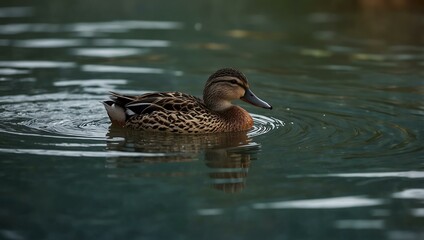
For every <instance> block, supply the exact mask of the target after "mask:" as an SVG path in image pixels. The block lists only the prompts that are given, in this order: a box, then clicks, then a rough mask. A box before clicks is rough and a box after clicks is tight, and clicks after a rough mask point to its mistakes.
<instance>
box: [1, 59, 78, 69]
mask: <svg viewBox="0 0 424 240" xmlns="http://www.w3.org/2000/svg"><path fill="white" fill-rule="evenodd" d="M75 66H76V64H75V63H73V62H55V61H0V67H10V68H73V67H75Z"/></svg>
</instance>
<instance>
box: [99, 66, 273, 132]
mask: <svg viewBox="0 0 424 240" xmlns="http://www.w3.org/2000/svg"><path fill="white" fill-rule="evenodd" d="M236 99H241V100H243V101H245V102H248V103H250V104H252V105H255V106H258V107H262V108H267V109H272V107H271V105H269V104H268V103H266V102H265V101H262V100H261V99H259V98H258V97H256V96H255V94H253V92H252V91H251V90H250V89H249V83H248V82H247V79H246V77H245V76H244V74H243V73H241V72H240V71H238V70H235V69H232V68H224V69H220V70H218V71H216V72H215V73H214V74H212V75H211V76H210V77H209V79H208V80H207V82H206V85H205V89H204V90H203V100H202V99H200V98H197V97H194V96H191V95H188V94H185V93H180V92H163V93H148V94H144V95H141V96H127V95H121V94H118V93H114V92H111V100H108V101H104V102H103V104H104V106H105V108H106V111H107V114H108V115H109V118H110V120H111V121H112V123H113V124H117V125H119V126H122V127H127V128H132V129H143V130H153V131H164V132H175V133H191V134H193V133H214V132H236V131H246V130H249V129H251V128H252V127H253V119H252V117H251V116H250V115H249V113H248V112H247V111H246V110H244V109H243V108H241V107H239V106H235V105H233V104H232V103H231V102H232V101H233V100H236Z"/></svg>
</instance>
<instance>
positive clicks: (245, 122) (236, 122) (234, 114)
mask: <svg viewBox="0 0 424 240" xmlns="http://www.w3.org/2000/svg"><path fill="white" fill-rule="evenodd" d="M217 113H218V115H219V116H220V117H221V118H223V120H224V121H225V122H226V123H227V127H228V128H229V130H231V131H247V130H249V129H251V128H252V127H253V119H252V117H251V116H250V114H249V113H248V112H247V111H246V110H244V109H243V108H241V107H239V106H235V105H232V106H231V107H229V108H227V109H225V110H223V111H219V112H217Z"/></svg>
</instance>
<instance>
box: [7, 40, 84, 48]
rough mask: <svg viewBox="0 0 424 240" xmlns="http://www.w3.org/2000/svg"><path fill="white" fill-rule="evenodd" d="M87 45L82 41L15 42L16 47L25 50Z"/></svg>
mask: <svg viewBox="0 0 424 240" xmlns="http://www.w3.org/2000/svg"><path fill="white" fill-rule="evenodd" d="M84 43H85V41H84V40H81V39H53V38H50V39H27V40H18V41H15V42H14V46H15V47H23V48H61V47H76V46H81V45H83V44H84Z"/></svg>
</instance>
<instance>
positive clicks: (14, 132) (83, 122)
mask: <svg viewBox="0 0 424 240" xmlns="http://www.w3.org/2000/svg"><path fill="white" fill-rule="evenodd" d="M126 83H127V81H126V80H123V79H87V80H67V81H58V82H55V83H54V85H55V86H56V87H75V86H77V87H82V88H83V89H85V88H90V89H91V88H93V89H94V88H100V89H104V88H108V89H109V90H110V89H113V88H114V86H116V85H117V84H118V85H119V84H126ZM103 93H104V92H103ZM103 98H104V97H103V96H93V95H89V94H69V93H55V94H40V95H32V96H31V95H15V96H3V97H0V111H1V112H2V117H1V121H0V132H2V133H3V135H5V136H10V139H11V140H13V139H15V140H16V141H21V140H22V139H31V141H35V142H37V144H41V145H45V144H44V142H49V141H50V140H49V139H51V138H56V139H63V141H64V142H61V144H62V145H57V146H62V147H69V146H77V145H75V144H76V143H75V142H72V141H73V140H94V141H106V136H107V134H108V132H109V127H110V121H109V119H108V118H107V115H106V112H105V110H104V109H103V106H102V104H100V103H99V101H100V100H103ZM252 117H253V119H254V128H253V129H252V130H251V131H249V133H248V134H247V135H248V137H249V138H251V137H255V136H260V135H263V134H265V133H268V132H269V131H272V130H273V129H277V128H279V127H282V126H284V123H283V122H282V121H280V120H278V119H275V118H271V117H265V116H261V115H257V114H253V115H252ZM130 132H131V131H130ZM132 132H133V131H132ZM136 135H138V134H136ZM14 136H16V137H14ZM245 137H246V136H245ZM199 138H200V139H203V140H202V141H204V137H199ZM35 139H37V140H35ZM113 139H118V140H119V139H121V137H117V138H111V139H110V140H113ZM187 139H188V140H186V141H185V142H187V144H188V143H189V142H190V139H192V138H187ZM208 139H209V140H210V139H214V137H210V138H208ZM156 140H157V138H156ZM162 140H163V139H162ZM162 140H161V141H162ZM69 141H71V142H69ZM152 141H154V139H153V140H152ZM196 141H197V140H196ZM212 142H213V141H212ZM163 143H164V142H163V141H162V142H161V144H163ZM46 144H47V143H46ZM155 144H157V142H156V143H155ZM170 144H171V143H170ZM90 146H92V145H90ZM79 147H82V146H79ZM245 147H246V149H248V148H257V144H254V143H249V142H246V146H245ZM5 151H6V150H4V151H3V152H5ZM8 151H9V150H8ZM10 151H12V150H10ZM13 151H15V150H13ZM16 151H17V152H16V153H28V154H42V151H41V150H40V151H39V150H37V149H33V150H25V149H17V150H16ZM55 154H60V153H58V152H54V151H53V152H46V155H55ZM64 154H65V153H64ZM66 154H68V153H66ZM72 154H77V155H78V154H80V155H81V154H82V155H84V156H93V154H91V153H87V152H83V153H76V152H70V153H69V155H72ZM102 156H103V155H102Z"/></svg>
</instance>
